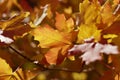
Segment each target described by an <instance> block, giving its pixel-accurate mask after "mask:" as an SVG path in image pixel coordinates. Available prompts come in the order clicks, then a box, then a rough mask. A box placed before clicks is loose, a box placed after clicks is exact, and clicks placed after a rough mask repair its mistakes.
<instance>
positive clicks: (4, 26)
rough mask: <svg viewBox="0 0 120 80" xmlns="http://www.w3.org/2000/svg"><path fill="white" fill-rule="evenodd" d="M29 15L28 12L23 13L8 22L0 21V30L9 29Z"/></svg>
mask: <svg viewBox="0 0 120 80" xmlns="http://www.w3.org/2000/svg"><path fill="white" fill-rule="evenodd" d="M29 14H30V13H29V12H23V13H20V15H17V16H15V17H13V18H11V19H10V20H7V21H0V28H1V29H2V30H5V29H8V28H11V26H13V25H15V24H18V23H20V22H21V21H22V20H23V19H25V18H26V17H28V16H29Z"/></svg>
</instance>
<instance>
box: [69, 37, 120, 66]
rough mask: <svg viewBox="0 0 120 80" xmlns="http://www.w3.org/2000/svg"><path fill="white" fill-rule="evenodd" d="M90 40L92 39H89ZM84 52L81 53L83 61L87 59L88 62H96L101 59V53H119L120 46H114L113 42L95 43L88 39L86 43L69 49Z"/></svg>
mask: <svg viewBox="0 0 120 80" xmlns="http://www.w3.org/2000/svg"><path fill="white" fill-rule="evenodd" d="M88 40H89V41H90V40H92V38H91V39H88ZM74 51H75V52H80V51H81V52H83V53H84V54H83V55H81V57H80V58H82V60H83V61H85V63H86V64H89V63H90V62H94V61H96V60H101V59H102V56H101V53H105V54H108V55H109V54H118V53H119V51H118V47H117V46H113V45H111V44H104V45H103V44H101V43H98V42H97V43H95V42H91V41H90V43H88V41H87V42H86V43H84V44H80V45H74V47H73V48H71V49H70V50H69V52H70V53H71V52H74Z"/></svg>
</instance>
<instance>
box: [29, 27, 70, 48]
mask: <svg viewBox="0 0 120 80" xmlns="http://www.w3.org/2000/svg"><path fill="white" fill-rule="evenodd" d="M31 33H32V34H33V35H34V36H35V37H34V39H35V40H37V41H39V42H40V44H39V46H41V47H42V48H50V47H53V46H60V45H63V44H71V42H70V41H69V40H67V39H66V36H64V35H62V34H61V33H60V32H58V31H57V30H54V29H52V28H51V27H50V26H49V25H45V26H44V27H38V28H36V29H34V30H33V31H32V32H31Z"/></svg>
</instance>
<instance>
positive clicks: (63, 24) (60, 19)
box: [55, 13, 74, 32]
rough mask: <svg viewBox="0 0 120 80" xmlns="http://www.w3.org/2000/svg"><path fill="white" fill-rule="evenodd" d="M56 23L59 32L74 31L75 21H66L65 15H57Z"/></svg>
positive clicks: (70, 19)
mask: <svg viewBox="0 0 120 80" xmlns="http://www.w3.org/2000/svg"><path fill="white" fill-rule="evenodd" d="M55 20H56V23H55V26H56V28H57V29H58V30H59V31H62V32H71V31H73V29H74V21H73V19H72V18H69V19H68V20H66V18H65V15H64V14H59V13H56V17H55Z"/></svg>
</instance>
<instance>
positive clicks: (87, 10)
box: [79, 0, 100, 24]
mask: <svg viewBox="0 0 120 80" xmlns="http://www.w3.org/2000/svg"><path fill="white" fill-rule="evenodd" d="M99 9H100V5H99V4H95V3H93V2H90V1H89V0H84V1H83V3H80V4H79V11H80V15H81V17H82V18H83V19H82V23H84V24H91V23H93V22H95V21H96V23H97V22H98V21H97V17H98V14H99Z"/></svg>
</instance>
